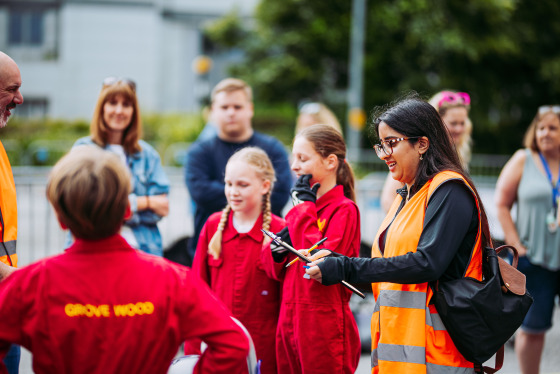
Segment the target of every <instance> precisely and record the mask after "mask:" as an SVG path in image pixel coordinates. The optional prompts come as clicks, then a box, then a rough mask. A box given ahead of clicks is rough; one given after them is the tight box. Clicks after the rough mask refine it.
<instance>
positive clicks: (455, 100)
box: [438, 91, 471, 108]
mask: <svg viewBox="0 0 560 374" xmlns="http://www.w3.org/2000/svg"><path fill="white" fill-rule="evenodd" d="M444 104H459V105H465V106H466V105H471V97H470V96H469V94H468V93H466V92H451V91H444V92H442V96H441V99H439V102H438V108H441V106H442V105H444Z"/></svg>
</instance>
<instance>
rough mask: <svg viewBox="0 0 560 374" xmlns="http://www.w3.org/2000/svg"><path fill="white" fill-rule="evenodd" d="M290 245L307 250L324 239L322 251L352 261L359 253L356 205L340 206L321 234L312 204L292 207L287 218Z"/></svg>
mask: <svg viewBox="0 0 560 374" xmlns="http://www.w3.org/2000/svg"><path fill="white" fill-rule="evenodd" d="M286 222H287V223H288V230H290V237H291V238H292V244H293V246H294V248H296V249H302V248H309V247H311V246H312V245H313V244H315V243H317V242H318V241H319V240H321V239H322V238H323V237H327V238H328V239H327V241H326V242H324V243H323V244H322V245H321V247H322V248H327V249H330V250H331V251H334V252H337V253H340V254H342V255H345V256H349V257H355V256H357V255H358V253H359V242H360V240H359V239H360V234H359V227H358V226H359V213H358V208H357V207H356V205H354V204H351V203H348V204H341V205H340V206H339V207H338V208H337V209H336V210H335V211H334V213H333V214H332V215H331V216H330V218H329V220H328V222H325V223H324V225H325V227H324V230H323V232H321V231H320V230H319V226H318V224H317V210H316V207H315V204H313V203H311V202H305V203H303V204H298V205H296V206H294V207H293V208H292V209H291V210H290V211H289V212H288V214H287V215H286Z"/></svg>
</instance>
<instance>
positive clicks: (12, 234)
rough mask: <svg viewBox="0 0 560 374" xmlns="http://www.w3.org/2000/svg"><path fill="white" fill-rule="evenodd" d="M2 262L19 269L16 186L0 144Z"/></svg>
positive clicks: (0, 256) (8, 162)
mask: <svg viewBox="0 0 560 374" xmlns="http://www.w3.org/2000/svg"><path fill="white" fill-rule="evenodd" d="M0 231H1V236H0V240H1V242H0V261H2V262H3V263H5V264H7V265H10V266H13V267H17V254H16V243H17V198H16V184H15V183H14V175H13V173H12V167H11V166H10V161H9V160H8V155H7V154H6V150H5V149H4V146H3V145H2V143H0Z"/></svg>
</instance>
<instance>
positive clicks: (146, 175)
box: [74, 77, 169, 256]
mask: <svg viewBox="0 0 560 374" xmlns="http://www.w3.org/2000/svg"><path fill="white" fill-rule="evenodd" d="M141 135H142V124H141V121H140V110H139V107H138V100H137V98H136V84H135V83H134V82H133V81H131V80H128V79H123V78H113V77H109V78H106V79H104V80H103V86H102V88H101V92H100V94H99V98H98V99H97V104H96V106H95V111H94V113H93V118H92V120H91V124H90V135H89V136H87V137H84V138H81V139H78V140H77V141H76V143H75V144H74V147H77V146H80V145H91V144H96V145H98V146H99V147H101V148H103V149H105V150H107V151H110V152H113V153H115V154H117V155H118V156H119V157H120V158H121V160H122V162H123V163H124V164H125V165H126V166H127V167H128V169H129V170H130V173H131V175H132V191H131V193H130V195H129V196H128V200H129V203H130V209H131V215H130V217H129V218H128V219H127V220H126V221H125V224H124V225H123V228H122V229H121V235H122V236H123V237H124V238H125V239H126V240H127V241H128V242H129V244H130V245H131V246H133V247H135V248H138V249H141V250H143V251H144V252H147V253H151V254H154V255H158V256H162V255H163V245H162V240H161V234H160V232H159V229H158V227H157V223H158V222H159V220H161V218H162V217H164V216H166V215H167V214H168V213H169V201H168V198H167V194H168V193H169V180H168V179H167V176H166V175H165V172H164V171H163V167H162V165H161V160H160V157H159V154H158V153H157V151H156V150H155V149H154V148H153V147H152V146H150V145H149V144H148V143H146V142H145V141H143V140H141V139H140V137H141Z"/></svg>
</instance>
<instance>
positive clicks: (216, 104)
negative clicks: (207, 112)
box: [211, 90, 253, 142]
mask: <svg viewBox="0 0 560 374" xmlns="http://www.w3.org/2000/svg"><path fill="white" fill-rule="evenodd" d="M211 118H212V121H213V122H214V123H216V125H217V126H218V136H219V137H220V139H222V140H225V141H229V142H242V141H245V140H247V139H249V138H250V137H251V135H252V134H253V128H252V126H251V119H252V118H253V103H252V102H251V101H250V100H249V98H248V97H247V94H246V93H245V91H243V90H236V91H231V92H227V91H221V92H218V93H217V94H216V95H215V97H214V101H213V102H212V112H211Z"/></svg>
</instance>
